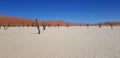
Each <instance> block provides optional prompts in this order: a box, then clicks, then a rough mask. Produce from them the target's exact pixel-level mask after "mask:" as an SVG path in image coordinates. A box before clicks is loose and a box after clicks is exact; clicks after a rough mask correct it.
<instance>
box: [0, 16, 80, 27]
mask: <svg viewBox="0 0 120 58" xmlns="http://www.w3.org/2000/svg"><path fill="white" fill-rule="evenodd" d="M34 23H35V20H34V19H30V18H21V17H15V16H5V15H0V25H8V24H10V25H30V26H31V25H32V24H34ZM38 23H39V24H40V25H42V24H47V25H52V26H54V25H58V24H59V25H62V26H66V25H67V24H69V25H80V24H74V23H69V22H65V21H63V20H38Z"/></svg>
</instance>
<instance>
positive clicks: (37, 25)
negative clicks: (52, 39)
mask: <svg viewBox="0 0 120 58" xmlns="http://www.w3.org/2000/svg"><path fill="white" fill-rule="evenodd" d="M35 25H36V27H37V29H38V34H40V28H39V24H38V20H37V19H36V24H35Z"/></svg>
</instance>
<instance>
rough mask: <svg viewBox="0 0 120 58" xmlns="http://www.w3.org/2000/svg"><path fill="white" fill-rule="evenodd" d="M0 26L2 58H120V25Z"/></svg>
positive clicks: (0, 53)
mask: <svg viewBox="0 0 120 58" xmlns="http://www.w3.org/2000/svg"><path fill="white" fill-rule="evenodd" d="M40 28H41V34H37V28H36V27H24V28H23V27H9V29H8V30H4V29H3V27H2V28H1V29H0V58H120V26H116V27H114V29H111V28H110V27H109V26H105V27H102V28H98V27H89V28H87V27H85V26H83V27H80V26H74V27H69V28H66V27H60V28H57V27H56V28H55V27H50V28H49V27H47V28H46V30H45V31H44V30H42V27H40Z"/></svg>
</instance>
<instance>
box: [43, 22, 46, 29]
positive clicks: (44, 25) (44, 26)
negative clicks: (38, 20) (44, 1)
mask: <svg viewBox="0 0 120 58" xmlns="http://www.w3.org/2000/svg"><path fill="white" fill-rule="evenodd" d="M42 26H43V30H45V29H46V23H45V22H43V24H42Z"/></svg>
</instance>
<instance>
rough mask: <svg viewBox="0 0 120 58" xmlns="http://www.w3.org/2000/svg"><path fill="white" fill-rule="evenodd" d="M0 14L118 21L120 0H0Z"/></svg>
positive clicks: (87, 21)
mask: <svg viewBox="0 0 120 58" xmlns="http://www.w3.org/2000/svg"><path fill="white" fill-rule="evenodd" d="M0 14H4V15H9V16H18V17H25V18H33V19H35V18H39V19H44V20H53V19H58V20H59V19H62V20H65V21H68V22H74V23H99V22H105V21H120V0H0Z"/></svg>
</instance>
